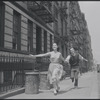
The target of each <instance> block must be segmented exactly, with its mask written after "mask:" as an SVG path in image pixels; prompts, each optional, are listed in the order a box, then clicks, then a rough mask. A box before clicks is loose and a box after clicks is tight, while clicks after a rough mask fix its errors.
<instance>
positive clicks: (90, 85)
mask: <svg viewBox="0 0 100 100" xmlns="http://www.w3.org/2000/svg"><path fill="white" fill-rule="evenodd" d="M97 75H98V73H97V72H87V73H84V74H82V76H80V75H79V87H78V89H74V84H73V83H72V82H71V79H70V78H69V77H67V78H66V79H64V80H62V81H61V82H60V91H59V93H58V94H57V95H54V94H53V90H52V89H51V90H40V91H39V94H25V93H22V94H18V95H15V96H12V97H9V98H6V99H99V90H98V78H97Z"/></svg>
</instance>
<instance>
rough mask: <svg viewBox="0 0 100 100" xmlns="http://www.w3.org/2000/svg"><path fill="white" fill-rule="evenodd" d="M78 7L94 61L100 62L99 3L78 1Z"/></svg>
mask: <svg viewBox="0 0 100 100" xmlns="http://www.w3.org/2000/svg"><path fill="white" fill-rule="evenodd" d="M79 5H80V9H81V12H83V13H84V14H85V19H86V21H87V25H88V30H89V34H90V36H91V46H92V50H93V51H92V53H93V56H94V59H96V61H97V62H100V1H79Z"/></svg>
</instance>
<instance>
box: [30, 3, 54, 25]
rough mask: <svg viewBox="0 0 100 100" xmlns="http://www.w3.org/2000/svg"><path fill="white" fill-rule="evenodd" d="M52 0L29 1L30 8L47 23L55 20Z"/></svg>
mask: <svg viewBox="0 0 100 100" xmlns="http://www.w3.org/2000/svg"><path fill="white" fill-rule="evenodd" d="M51 8H52V1H28V9H30V10H31V11H32V12H34V13H35V14H36V15H37V16H38V17H40V18H41V19H42V20H43V21H44V22H45V23H51V22H53V21H54V20H55V18H54V16H53V14H52V9H51Z"/></svg>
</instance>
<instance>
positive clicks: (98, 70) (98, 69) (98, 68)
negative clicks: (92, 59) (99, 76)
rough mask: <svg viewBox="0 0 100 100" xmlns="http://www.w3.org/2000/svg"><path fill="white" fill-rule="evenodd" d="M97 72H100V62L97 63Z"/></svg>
mask: <svg viewBox="0 0 100 100" xmlns="http://www.w3.org/2000/svg"><path fill="white" fill-rule="evenodd" d="M97 72H98V73H99V72H100V64H97Z"/></svg>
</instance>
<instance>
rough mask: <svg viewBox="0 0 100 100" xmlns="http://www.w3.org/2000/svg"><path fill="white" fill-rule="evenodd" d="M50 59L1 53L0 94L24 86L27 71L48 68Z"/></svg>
mask: <svg viewBox="0 0 100 100" xmlns="http://www.w3.org/2000/svg"><path fill="white" fill-rule="evenodd" d="M48 65H49V62H48V59H46V58H43V59H41V58H39V59H32V58H29V57H28V58H25V57H12V56H3V55H0V94H2V93H5V92H8V91H11V90H14V89H16V88H20V87H24V85H25V72H26V71H27V70H28V71H34V70H39V71H44V70H47V69H48Z"/></svg>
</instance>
